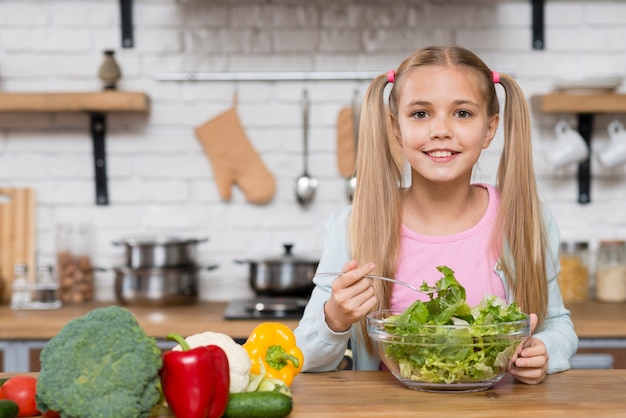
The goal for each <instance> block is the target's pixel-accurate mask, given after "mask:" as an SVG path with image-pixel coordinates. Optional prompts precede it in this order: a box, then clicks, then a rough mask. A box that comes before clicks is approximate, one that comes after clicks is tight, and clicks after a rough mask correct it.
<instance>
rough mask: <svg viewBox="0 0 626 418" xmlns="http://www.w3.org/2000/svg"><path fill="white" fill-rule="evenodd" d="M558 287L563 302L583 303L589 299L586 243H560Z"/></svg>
mask: <svg viewBox="0 0 626 418" xmlns="http://www.w3.org/2000/svg"><path fill="white" fill-rule="evenodd" d="M559 261H560V262H561V272H560V273H559V287H560V288H561V295H562V296H563V301H564V302H565V303H567V302H583V301H585V300H587V299H588V297H589V267H588V266H589V245H588V244H587V243H586V242H562V243H561V251H560V253H559Z"/></svg>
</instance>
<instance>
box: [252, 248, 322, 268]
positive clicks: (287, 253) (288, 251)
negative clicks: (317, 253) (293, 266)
mask: <svg viewBox="0 0 626 418" xmlns="http://www.w3.org/2000/svg"><path fill="white" fill-rule="evenodd" d="M283 248H284V252H283V254H282V255H279V256H272V257H268V258H265V259H263V260H260V262H262V263H319V260H316V259H313V258H309V257H304V256H298V255H294V254H293V244H283Z"/></svg>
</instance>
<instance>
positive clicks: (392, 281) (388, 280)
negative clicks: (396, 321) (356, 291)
mask: <svg viewBox="0 0 626 418" xmlns="http://www.w3.org/2000/svg"><path fill="white" fill-rule="evenodd" d="M343 274H345V273H316V274H315V276H320V277H330V276H336V277H339V276H341V275H343ZM363 277H367V278H368V279H378V280H384V281H386V282H391V283H397V284H399V285H402V286H404V287H408V288H409V289H411V290H415V291H416V292H419V293H421V294H423V295H431V294H433V293H435V292H436V290H429V291H424V290H421V289H419V288H417V287H415V286H413V285H412V284H409V283H407V282H403V281H402V280H398V279H391V278H389V277H384V276H375V275H373V274H366V275H365V276H363Z"/></svg>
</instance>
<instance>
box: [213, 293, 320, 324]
mask: <svg viewBox="0 0 626 418" xmlns="http://www.w3.org/2000/svg"><path fill="white" fill-rule="evenodd" d="M307 301H308V299H306V298H297V297H259V298H254V299H236V300H232V301H230V302H229V303H228V305H227V306H226V310H225V311H224V319H273V318H274V319H276V318H279V319H300V318H301V317H302V313H303V312H304V308H305V307H306V304H307Z"/></svg>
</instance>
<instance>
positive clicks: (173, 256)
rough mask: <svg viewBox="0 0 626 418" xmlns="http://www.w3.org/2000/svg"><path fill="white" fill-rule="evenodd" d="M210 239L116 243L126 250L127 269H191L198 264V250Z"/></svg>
mask: <svg viewBox="0 0 626 418" xmlns="http://www.w3.org/2000/svg"><path fill="white" fill-rule="evenodd" d="M207 240H208V238H200V239H196V238H194V239H189V238H177V237H171V236H145V237H135V238H126V239H123V240H120V241H114V242H113V244H114V245H123V246H124V247H125V248H126V264H125V265H126V267H130V268H133V269H138V268H161V267H166V268H167V267H189V266H195V265H196V264H197V257H198V249H197V246H198V244H199V243H201V242H205V241H207Z"/></svg>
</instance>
